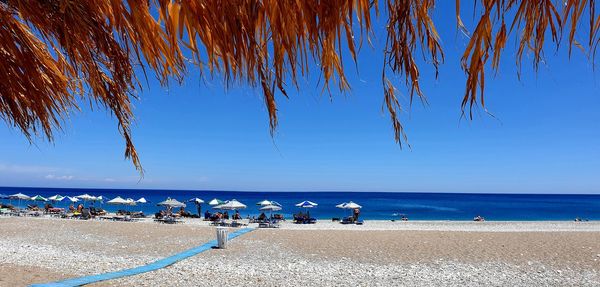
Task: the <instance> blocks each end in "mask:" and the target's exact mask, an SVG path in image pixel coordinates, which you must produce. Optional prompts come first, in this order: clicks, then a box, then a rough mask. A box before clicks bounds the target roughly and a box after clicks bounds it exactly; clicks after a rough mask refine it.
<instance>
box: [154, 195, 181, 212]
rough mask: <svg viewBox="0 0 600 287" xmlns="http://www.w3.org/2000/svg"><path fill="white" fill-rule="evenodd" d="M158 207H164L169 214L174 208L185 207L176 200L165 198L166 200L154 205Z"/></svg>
mask: <svg viewBox="0 0 600 287" xmlns="http://www.w3.org/2000/svg"><path fill="white" fill-rule="evenodd" d="M156 205H158V206H164V207H166V208H167V211H168V212H169V213H170V212H171V210H172V209H173V208H175V207H186V205H185V203H183V202H181V201H178V200H177V199H174V198H170V197H169V198H167V200H165V201H161V202H159V203H158V204H156Z"/></svg>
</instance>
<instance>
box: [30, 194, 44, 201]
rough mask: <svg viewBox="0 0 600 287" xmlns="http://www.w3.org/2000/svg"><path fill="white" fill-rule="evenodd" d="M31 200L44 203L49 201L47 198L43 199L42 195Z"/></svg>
mask: <svg viewBox="0 0 600 287" xmlns="http://www.w3.org/2000/svg"><path fill="white" fill-rule="evenodd" d="M31 200H32V201H43V202H46V201H48V199H47V198H45V197H43V196H41V195H36V196H34V197H32V198H31Z"/></svg>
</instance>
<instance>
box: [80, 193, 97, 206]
mask: <svg viewBox="0 0 600 287" xmlns="http://www.w3.org/2000/svg"><path fill="white" fill-rule="evenodd" d="M75 197H76V198H79V199H81V200H83V204H84V205H85V202H86V201H95V200H96V197H95V196H92V195H89V194H87V193H86V194H82V195H78V196H75Z"/></svg>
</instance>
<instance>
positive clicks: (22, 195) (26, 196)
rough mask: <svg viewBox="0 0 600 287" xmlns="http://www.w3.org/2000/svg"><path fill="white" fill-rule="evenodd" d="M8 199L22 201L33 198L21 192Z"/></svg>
mask: <svg viewBox="0 0 600 287" xmlns="http://www.w3.org/2000/svg"><path fill="white" fill-rule="evenodd" d="M8 197H9V198H11V199H20V200H30V199H31V197H30V196H29V195H25V194H22V193H20V192H19V193H16V194H13V195H9V196H8Z"/></svg>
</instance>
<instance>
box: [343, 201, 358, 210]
mask: <svg viewBox="0 0 600 287" xmlns="http://www.w3.org/2000/svg"><path fill="white" fill-rule="evenodd" d="M344 208H345V209H356V208H359V209H360V208H362V206H360V205H358V204H356V203H354V202H352V201H350V202H348V203H346V205H344Z"/></svg>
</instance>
